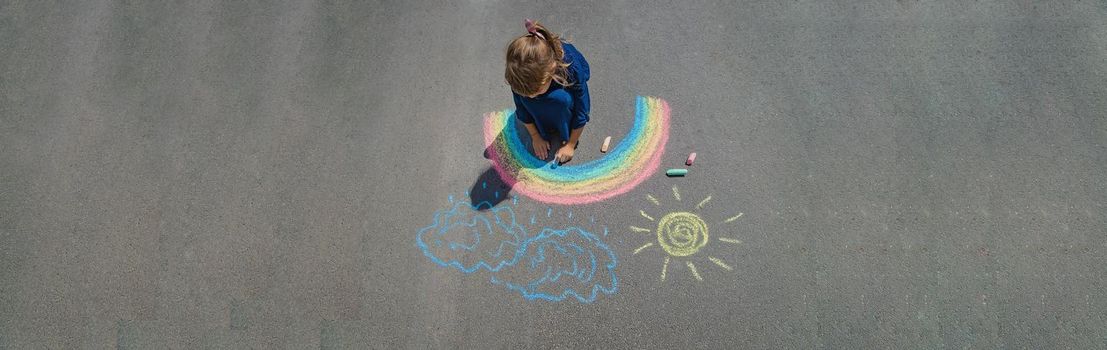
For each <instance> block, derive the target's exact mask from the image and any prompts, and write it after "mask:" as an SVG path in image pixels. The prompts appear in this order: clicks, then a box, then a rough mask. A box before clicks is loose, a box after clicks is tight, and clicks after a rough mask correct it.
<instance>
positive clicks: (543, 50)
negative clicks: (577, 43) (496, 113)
mask: <svg viewBox="0 0 1107 350" xmlns="http://www.w3.org/2000/svg"><path fill="white" fill-rule="evenodd" d="M528 24H530V23H529V20H528ZM528 31H529V33H527V34H526V35H523V36H520V37H518V38H515V40H512V41H511V43H509V44H508V45H507V60H506V61H507V64H506V67H505V69H504V79H506V80H507V84H508V85H511V90H512V91H514V92H515V93H517V94H520V95H523V96H530V95H534V94H537V93H538V91H539V89H541V88H542V86H543V85H546V83H547V82H549V80H551V79H552V80H553V81H556V82H557V83H558V84H561V86H566V87H567V86H570V85H571V83H570V82H569V79H568V76H569V74H568V68H569V64H568V63H565V51H564V50H563V49H562V48H561V41H562V40H561V37H560V36H558V35H557V34H556V33H553V32H550V30H549V29H546V27H544V26H542V25H541V24H539V23H538V22H533V24H530V25H529V26H528Z"/></svg>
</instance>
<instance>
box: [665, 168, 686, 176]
mask: <svg viewBox="0 0 1107 350" xmlns="http://www.w3.org/2000/svg"><path fill="white" fill-rule="evenodd" d="M665 175H668V176H684V175H688V169H669V170H665Z"/></svg>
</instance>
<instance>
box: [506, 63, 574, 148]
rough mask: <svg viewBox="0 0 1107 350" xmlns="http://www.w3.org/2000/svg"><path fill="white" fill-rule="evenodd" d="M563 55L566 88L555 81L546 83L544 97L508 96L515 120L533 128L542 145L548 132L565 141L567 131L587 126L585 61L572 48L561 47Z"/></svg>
mask: <svg viewBox="0 0 1107 350" xmlns="http://www.w3.org/2000/svg"><path fill="white" fill-rule="evenodd" d="M561 48H562V49H563V50H564V51H565V57H564V61H565V62H566V63H569V67H568V68H567V69H566V70H568V77H566V78H567V80H568V81H569V83H570V86H569V87H564V86H562V85H561V84H558V83H557V82H556V81H554V82H550V88H549V89H547V90H546V92H545V93H542V94H541V95H538V96H535V97H534V98H530V97H526V96H522V95H519V94H516V93H515V92H512V93H511V95H512V97H513V98H514V99H515V117H516V118H518V119H519V121H521V122H523V123H527V124H532V123H533V124H534V126H535V129H538V134H539V135H541V136H542V138H543V139H545V140H546V141H549V140H550V136H553V135H549V131H548V130H550V129H552V130H555V131H557V133H558V134H560V135H561V139H562V140H566V141H568V140H569V131H570V130H573V129H576V128H580V127H582V126H584V124H585V123H588V111H589V109H591V104H592V103H591V102H590V101H589V100H588V84H587V82H588V77H589V72H588V61H585V60H584V56H583V55H581V54H580V51H577V48H576V47H573V44H569V43H566V42H562V43H561Z"/></svg>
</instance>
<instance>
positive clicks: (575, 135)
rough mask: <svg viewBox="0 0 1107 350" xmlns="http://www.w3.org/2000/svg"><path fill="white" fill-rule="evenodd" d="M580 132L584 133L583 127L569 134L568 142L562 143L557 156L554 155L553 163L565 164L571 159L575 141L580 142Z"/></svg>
mask: <svg viewBox="0 0 1107 350" xmlns="http://www.w3.org/2000/svg"><path fill="white" fill-rule="evenodd" d="M582 132H584V127H583V126H582V127H579V128H576V129H573V131H570V132H569V142H566V143H562V144H561V148H558V149H557V154H555V155H554V160H555V161H557V162H558V163H565V162H568V161H570V160H572V159H573V153H574V152H573V151H575V150H576V148H577V141H578V140H580V134H581V133H582Z"/></svg>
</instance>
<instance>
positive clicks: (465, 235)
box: [416, 201, 618, 303]
mask: <svg viewBox="0 0 1107 350" xmlns="http://www.w3.org/2000/svg"><path fill="white" fill-rule="evenodd" d="M481 204H482V205H483V204H484V203H481ZM477 207H479V205H478V206H472V205H470V204H469V203H466V202H465V201H455V202H454V205H453V207H452V208H450V209H449V210H447V211H440V212H437V213H435V217H434V223H433V224H431V225H430V226H427V227H424V228H422V229H420V230H419V233H418V235H417V238H416V246H418V247H419V249H421V250H422V251H423V254H424V255H426V256H427V258H429V259H430V260H431V261H432V262H434V263H436V264H438V265H440V266H445V267H452V268H455V269H458V270H460V271H461V272H464V273H466V274H471V273H475V272H478V271H481V270H484V271H487V272H488V273H490V274H491V277H490V280H491V281H492V283H494V284H498V285H502V286H505V287H507V289H509V290H512V291H515V292H518V293H520V294H521V295H522V296H523V297H524V298H525V299H527V300H535V299H541V300H548V301H562V300H565V299H567V298H569V297H572V298H574V299H576V300H578V301H580V302H582V303H591V302H593V301H595V300H596V298H597V297H598V296H599V294H600V293H604V294H614V293H615V292H616V289H617V284H618V280H617V278H616V277H615V266H616V261H617V260H616V258H615V253H614V252H612V251H611V249H610V248H608V247H607V245H606V244H604V242H603V241H602V240H601V239H600V238H599V237H597V236H596V235H593V234H592V233H589V232H588V231H585V230H582V229H580V228H576V227H569V228H566V229H562V230H558V229H551V228H544V229H542V230H541V231H540V232H539V233H538V234H537V235H535V236H533V237H528V235H527V233H526V230H525V229H524V227H523V226H522V225H520V224H519V223H517V222H516V221H515V212H514V211H512V209H511V207H510V206H501V207H498V208H493V209H491V210H488V211H485V212H482V211H479V210H477Z"/></svg>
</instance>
